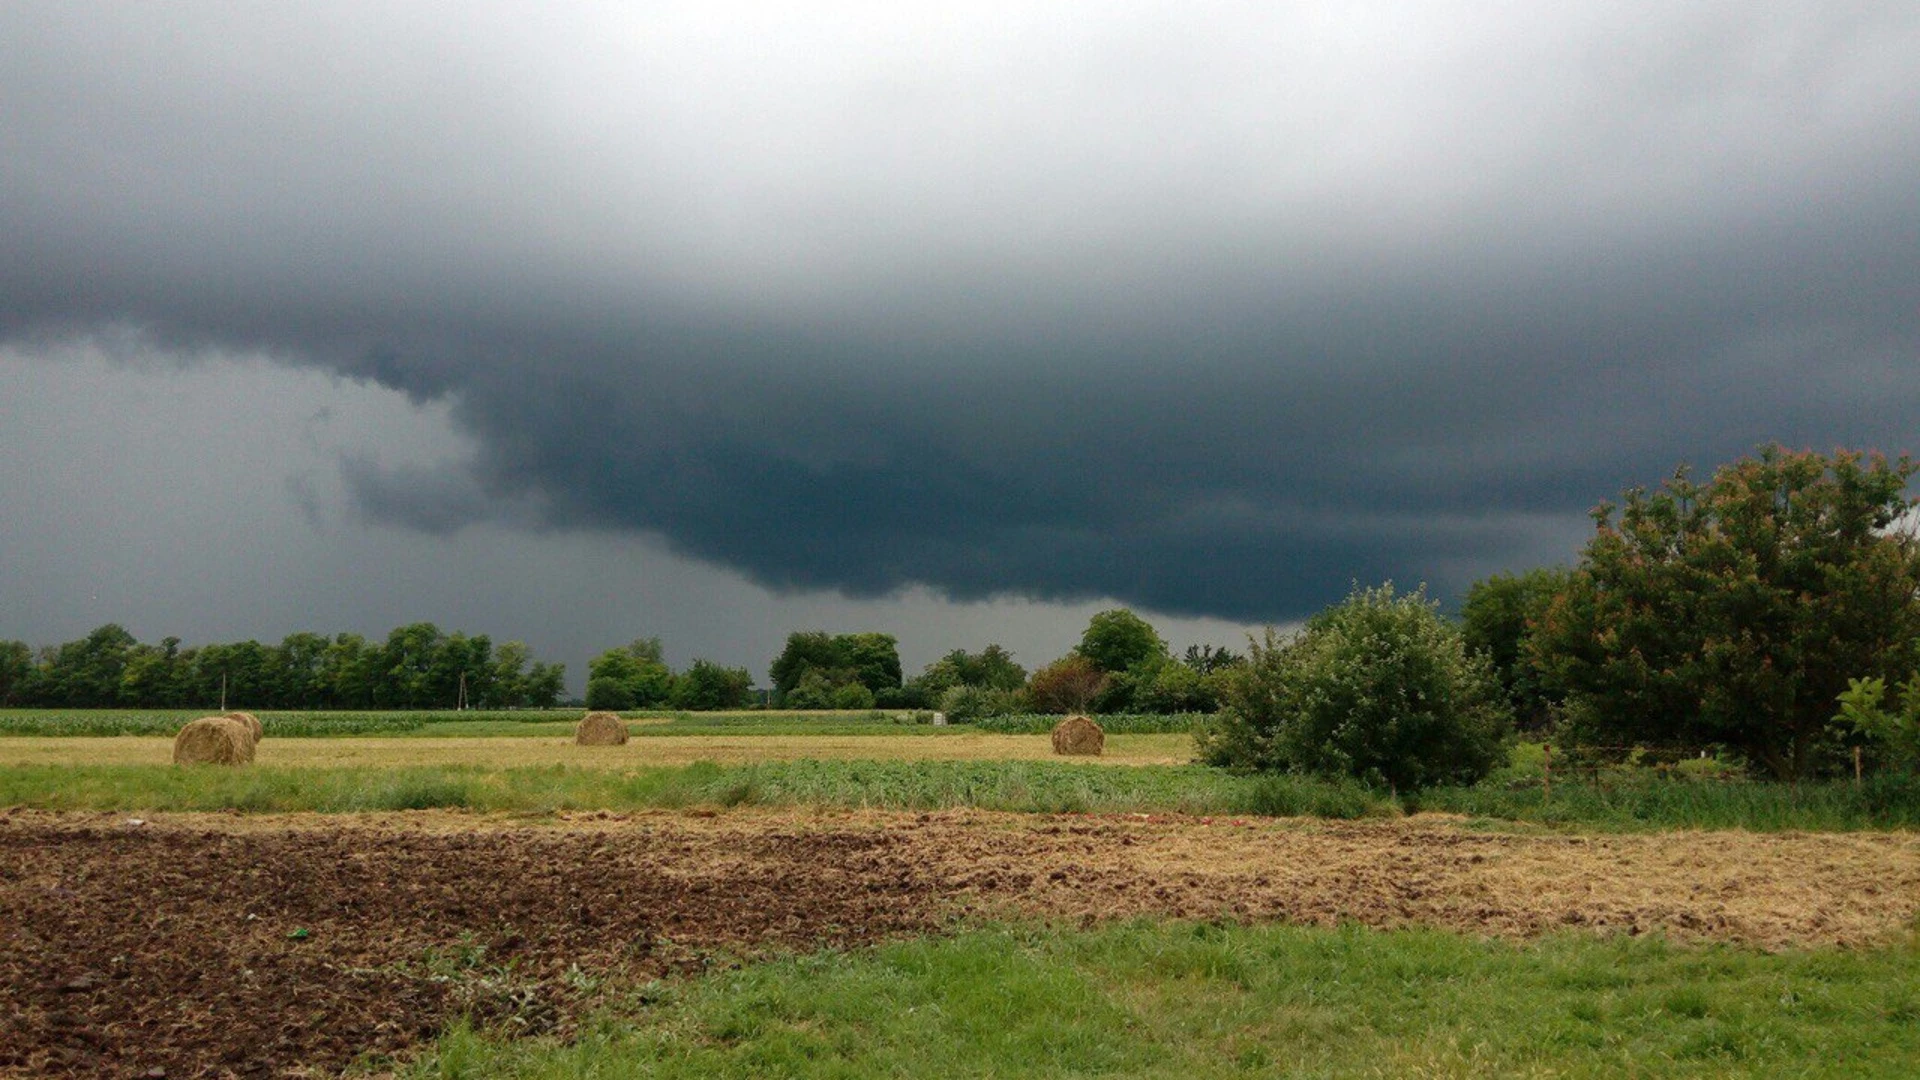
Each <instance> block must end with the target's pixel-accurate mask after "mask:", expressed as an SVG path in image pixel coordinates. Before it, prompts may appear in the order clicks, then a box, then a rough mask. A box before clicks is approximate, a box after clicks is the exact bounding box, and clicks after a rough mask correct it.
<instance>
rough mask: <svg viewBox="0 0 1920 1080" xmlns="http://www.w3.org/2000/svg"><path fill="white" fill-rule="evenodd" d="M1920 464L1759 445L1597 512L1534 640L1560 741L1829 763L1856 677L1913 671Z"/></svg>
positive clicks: (1777, 770) (1919, 577)
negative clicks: (1563, 717) (1564, 736)
mask: <svg viewBox="0 0 1920 1080" xmlns="http://www.w3.org/2000/svg"><path fill="white" fill-rule="evenodd" d="M1916 468H1917V466H1916V464H1915V463H1914V461H1913V460H1912V459H1910V458H1908V457H1904V456H1903V457H1901V458H1899V459H1898V460H1895V461H1889V460H1887V459H1886V458H1885V457H1884V456H1881V455H1878V454H1875V455H1871V456H1868V455H1863V454H1860V453H1851V452H1844V451H1843V452H1837V453H1835V454H1833V455H1831V456H1828V455H1823V454H1817V453H1807V452H1790V451H1787V450H1783V449H1781V448H1779V447H1767V448H1765V449H1763V450H1761V451H1760V453H1759V454H1758V455H1757V456H1755V457H1751V458H1745V459H1742V460H1740V461H1737V462H1734V463H1733V464H1730V465H1727V466H1724V467H1722V468H1721V469H1719V470H1718V471H1717V472H1715V473H1714V475H1713V478H1712V479H1711V480H1709V481H1708V482H1707V483H1705V484H1701V483H1696V482H1695V481H1694V480H1692V479H1691V477H1690V475H1689V473H1688V471H1687V470H1686V469H1684V468H1683V469H1681V470H1679V471H1678V472H1676V473H1675V474H1674V476H1673V478H1672V479H1670V480H1668V481H1667V482H1666V483H1665V484H1664V485H1663V486H1662V487H1661V488H1660V490H1658V491H1654V492H1648V491H1646V490H1644V489H1639V488H1636V489H1633V490H1631V491H1628V492H1627V493H1626V494H1625V496H1624V502H1623V504H1622V505H1621V506H1619V507H1617V508H1616V507H1615V506H1612V505H1609V504H1602V505H1601V506H1599V507H1598V508H1596V509H1595V511H1594V521H1595V524H1596V526H1597V527H1596V530H1595V532H1594V536H1593V538H1592V540H1591V541H1589V543H1588V544H1587V548H1586V551H1585V553H1584V554H1583V556H1582V558H1581V562H1580V565H1579V567H1578V568H1577V569H1576V570H1575V571H1574V573H1573V575H1572V576H1571V578H1570V579H1569V581H1568V582H1567V585H1566V588H1565V589H1564V590H1563V591H1562V592H1561V593H1560V594H1559V595H1558V596H1556V597H1555V598H1554V599H1553V601H1552V602H1551V603H1550V604H1549V605H1548V606H1547V608H1546V611H1545V613H1544V614H1543V615H1542V617H1541V618H1540V620H1539V622H1538V625H1537V626H1536V627H1535V629H1534V630H1533V632H1532V633H1531V634H1530V635H1529V640H1528V645H1527V647H1528V649H1529V651H1530V653H1531V656H1532V658H1533V661H1534V662H1535V663H1536V664H1537V665H1538V666H1539V668H1540V670H1541V671H1542V672H1544V673H1545V674H1546V676H1547V677H1548V680H1549V681H1550V682H1551V683H1552V684H1553V685H1554V686H1555V687H1557V688H1558V689H1560V690H1561V691H1563V692H1565V693H1566V694H1567V695H1568V699H1569V700H1568V726H1569V734H1570V736H1571V737H1572V738H1573V739H1575V740H1576V741H1581V742H1586V743H1589V744H1593V745H1634V744H1641V745H1660V746H1678V747H1706V746H1722V747H1726V748H1729V749H1732V750H1734V751H1736V752H1738V753H1739V754H1741V755H1743V756H1744V757H1745V758H1746V759H1747V761H1748V762H1749V763H1750V764H1752V765H1753V766H1754V767H1755V768H1756V769H1759V770H1762V771H1765V772H1767V773H1770V774H1771V775H1773V776H1774V777H1776V778H1779V779H1782V780H1790V779H1797V778H1799V777H1801V776H1805V775H1808V774H1810V773H1812V772H1815V771H1817V770H1818V769H1820V768H1821V767H1823V766H1824V765H1829V764H1833V763H1837V761H1838V757H1839V755H1838V753H1837V751H1838V749H1839V739H1840V734H1839V732H1838V731H1837V730H1836V728H1835V726H1834V725H1833V724H1832V722H1831V721H1832V718H1833V716H1834V712H1835V700H1836V699H1837V698H1838V696H1839V695H1840V694H1841V693H1842V692H1843V691H1845V690H1846V689H1847V685H1848V679H1849V678H1886V679H1887V680H1888V681H1890V682H1895V681H1898V680H1899V679H1900V678H1901V677H1903V676H1904V675H1906V674H1908V673H1910V672H1911V671H1913V670H1914V668H1915V665H1916V661H1920V546H1916V543H1915V540H1914V538H1913V536H1912V535H1910V533H1909V532H1907V531H1905V530H1903V529H1900V528H1898V527H1896V521H1897V519H1899V518H1900V516H1901V515H1902V514H1903V513H1904V512H1905V511H1907V510H1908V509H1909V508H1911V507H1912V506H1913V505H1914V500H1912V499H1909V498H1907V497H1906V495H1905V491H1906V486H1907V482H1908V480H1909V479H1911V478H1912V477H1913V475H1914V473H1915V471H1916Z"/></svg>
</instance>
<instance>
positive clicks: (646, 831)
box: [16, 809, 1920, 949]
mask: <svg viewBox="0 0 1920 1080" xmlns="http://www.w3.org/2000/svg"><path fill="white" fill-rule="evenodd" d="M16 813H17V815H18V817H17V819H16V820H18V821H20V822H31V823H40V824H48V823H53V824H58V825H68V826H71V827H74V828H99V827H101V826H102V825H113V826H119V824H120V820H121V819H123V818H124V815H118V816H116V815H96V814H43V813H37V812H32V811H19V812H16ZM151 817H152V818H153V823H154V825H155V826H157V827H160V828H179V829H186V830H189V831H194V832H200V831H202V830H209V829H211V830H218V831H223V832H226V831H231V832H261V831H267V832H276V831H286V830H300V831H305V830H323V831H332V830H337V829H342V828H349V827H350V828H352V829H356V830H367V831H369V832H371V833H381V832H388V831H396V832H406V833H421V832H425V833H434V834H442V833H464V834H472V833H494V832H501V831H504V832H512V833H520V832H528V831H543V832H550V831H564V832H572V831H584V832H591V833H600V834H606V835H609V836H623V835H632V836H634V837H635V838H636V842H640V840H641V839H642V838H644V842H646V843H651V844H671V845H673V846H674V847H675V848H676V849H677V850H678V851H680V855H678V856H677V857H676V858H677V859H678V862H677V865H678V866H680V868H681V870H682V872H683V873H685V874H686V875H687V876H688V877H689V878H700V877H704V876H708V875H713V876H714V877H716V878H717V879H720V880H724V879H725V878H726V877H727V876H728V875H734V874H748V875H751V874H756V873H762V872H764V871H765V869H766V868H764V867H762V866H759V865H757V864H756V861H755V860H756V856H754V855H753V854H752V853H753V852H755V851H768V850H781V849H782V848H783V847H784V846H785V844H786V842H787V841H789V840H793V841H797V840H800V839H804V838H807V837H818V836H822V835H825V836H837V837H845V838H847V840H848V842H850V843H851V844H852V847H853V849H855V850H858V851H861V852H868V853H869V854H870V857H871V858H874V859H878V860H880V861H881V863H882V864H884V865H883V866H882V869H886V868H898V872H900V873H907V874H909V875H911V876H912V877H913V879H914V880H915V881H916V882H917V883H918V886H917V887H923V888H927V889H931V890H933V891H934V892H936V893H937V894H939V895H941V896H944V897H948V898H949V899H950V900H951V902H952V903H954V904H955V905H957V906H958V908H960V909H962V910H968V911H973V912H976V913H980V914H987V915H1014V916H1038V917H1042V918H1064V919H1069V920H1074V921H1079V920H1083V919H1091V920H1096V921H1098V920H1106V919H1120V918H1130V917H1136V916H1151V917H1176V918H1189V919H1221V918H1225V919H1232V920H1236V921H1241V920H1244V921H1252V922H1268V921H1281V922H1290V923H1304V924H1314V925H1322V926H1335V925H1340V924H1344V923H1359V924H1364V925H1367V926H1373V927H1383V928H1384V927H1404V926H1433V927H1443V928H1447V929H1453V930H1459V931H1465V932H1468V933H1477V934H1489V935H1494V936H1498V937H1505V938H1528V937H1535V936H1539V935H1542V934H1551V933H1557V932H1562V931H1567V930H1576V931H1584V932H1590V933H1598V934H1602V935H1638V934H1646V933H1660V934H1665V935H1667V936H1668V937H1670V938H1673V939H1675V940H1679V941H1696V942H1697V941H1709V940H1712V941H1729V942H1739V943H1742V944H1746V945H1750V946H1758V947H1761V948H1767V949H1783V948H1797V947H1805V946H1816V945H1841V946H1854V947H1867V946H1874V945H1879V944H1882V943H1885V942H1887V941H1890V940H1896V939H1901V938H1902V937H1903V935H1907V934H1909V932H1910V928H1911V926H1912V923H1913V920H1914V918H1915V916H1916V914H1920V835H1915V834H1913V833H1871V834H1869V833H1851V834H1831V833H1775V834H1756V833H1743V832H1671V833H1662V834H1656V835H1647V836H1539V835H1514V834H1490V833H1484V832H1479V831H1475V830H1469V829H1466V828H1463V827H1461V826H1460V825H1459V824H1457V823H1455V822H1452V821H1449V820H1444V819H1436V818H1435V817H1432V816H1421V817H1415V818H1409V819H1403V820H1399V821H1380V822H1364V823H1337V824H1336V823H1326V822H1314V821H1306V820H1298V819H1296V820H1280V821H1275V820H1252V821H1244V822H1241V821H1234V820H1230V819H1222V818H1213V819H1207V818H1191V817H1181V816H1167V815H1155V816H1151V817H1150V816H1148V815H1144V814H1141V815H1110V816H1105V817H1088V816H1082V815H1071V816H1036V815H1031V814H1001V813H991V812H986V811H948V812H942V813H932V814H925V813H900V812H889V811H877V810H861V811H836V810H826V809H806V810H777V811H770V810H730V811H726V812H724V813H720V814H717V815H716V814H712V813H711V812H682V811H664V810H663V811H644V812H640V813H634V814H607V813H605V812H593V813H588V814H578V815H565V816H560V817H556V818H553V819H549V820H547V821H545V822H537V823H536V822H527V821H524V820H519V819H509V818H505V817H499V816H493V817H489V816H480V815H473V814H465V813H447V812H437V811H419V812H410V813H406V814H377V815H364V816H360V817H357V818H355V819H354V821H353V824H352V825H351V826H345V825H342V823H341V819H340V818H339V817H338V816H328V815H313V814H296V815H255V816H243V817H234V816H230V815H202V814H157V815H151ZM889 872H892V871H889Z"/></svg>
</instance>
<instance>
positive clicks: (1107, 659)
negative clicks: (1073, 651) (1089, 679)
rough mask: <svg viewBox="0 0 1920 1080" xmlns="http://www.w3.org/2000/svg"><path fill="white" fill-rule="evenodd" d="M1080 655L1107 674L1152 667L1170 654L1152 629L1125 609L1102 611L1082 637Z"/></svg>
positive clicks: (1093, 619)
mask: <svg viewBox="0 0 1920 1080" xmlns="http://www.w3.org/2000/svg"><path fill="white" fill-rule="evenodd" d="M1079 653H1080V655H1081V656H1084V657H1086V658H1087V659H1088V660H1089V661H1091V662H1092V663H1093V666H1094V667H1096V668H1099V669H1100V670H1101V671H1104V672H1107V673H1108V674H1115V673H1118V672H1122V671H1127V670H1130V669H1132V668H1135V667H1139V666H1141V665H1144V664H1149V663H1151V662H1153V661H1155V660H1158V659H1159V658H1161V657H1163V656H1166V655H1167V643H1166V642H1164V641H1162V640H1160V635H1159V634H1157V633H1155V632H1154V629H1153V626H1152V625H1151V624H1149V623H1148V622H1147V620H1145V619H1142V618H1141V617H1140V616H1138V615H1135V614H1134V613H1133V612H1131V611H1129V610H1127V609H1126V608H1114V609H1112V610H1110V611H1102V612H1100V613H1099V614H1097V615H1095V616H1094V617H1093V618H1092V619H1090V620H1088V622H1087V629H1086V631H1085V632H1084V633H1082V634H1081V635H1080V648H1079Z"/></svg>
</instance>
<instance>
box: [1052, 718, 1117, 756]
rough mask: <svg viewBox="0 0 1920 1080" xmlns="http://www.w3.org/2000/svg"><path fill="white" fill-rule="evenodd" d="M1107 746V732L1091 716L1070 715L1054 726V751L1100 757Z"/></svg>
mask: <svg viewBox="0 0 1920 1080" xmlns="http://www.w3.org/2000/svg"><path fill="white" fill-rule="evenodd" d="M1106 748H1107V733H1106V732H1105V731H1104V730H1102V729H1101V727H1100V725H1099V724H1096V723H1094V722H1093V718H1092V717H1089V716H1069V717H1067V718H1066V719H1065V720H1062V721H1060V722H1059V723H1058V724H1055V725H1054V726H1053V752H1054V753H1056V754H1083V755H1091V756H1093V757H1099V756H1100V754H1101V752H1102V751H1104V750H1105V749H1106Z"/></svg>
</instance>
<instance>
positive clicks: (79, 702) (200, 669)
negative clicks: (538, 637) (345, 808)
mask: <svg viewBox="0 0 1920 1080" xmlns="http://www.w3.org/2000/svg"><path fill="white" fill-rule="evenodd" d="M565 680H566V665H564V664H549V663H543V662H541V661H537V660H534V659H533V656H532V653H531V652H530V651H529V650H528V648H527V646H526V645H525V644H523V643H521V642H518V641H507V642H503V643H501V644H500V645H498V646H496V645H494V644H493V642H492V640H491V639H489V638H488V637H487V636H486V635H485V634H477V635H467V634H464V633H460V632H458V631H455V632H453V633H446V632H443V631H442V630H441V629H440V628H439V627H437V626H435V625H434V624H432V623H427V622H422V623H412V624H410V625H407V626H402V627H397V628H395V629H394V630H393V631H392V632H391V633H389V634H388V635H387V637H386V640H384V641H369V640H367V639H366V638H364V637H362V636H361V635H359V634H350V633H349V634H336V635H334V636H332V637H328V636H326V635H324V634H315V633H296V634H289V635H288V636H287V637H286V638H285V639H283V640H282V641H281V642H280V643H279V644H278V645H263V644H261V643H260V642H257V641H240V642H234V643H229V644H216V645H201V646H186V647H183V646H182V645H181V643H180V639H179V638H176V637H168V638H165V639H163V640H162V641H161V642H160V643H159V644H143V643H141V642H140V641H138V640H136V639H135V638H134V636H133V635H132V634H131V633H128V632H127V630H126V629H125V628H124V627H122V626H120V625H119V624H117V623H108V624H107V625H105V626H102V627H100V628H99V629H97V630H94V631H93V632H92V633H90V634H88V635H87V636H86V637H84V638H81V639H79V640H78V641H69V642H66V643H65V644H61V645H54V646H48V647H46V648H43V649H40V650H38V651H35V650H33V649H31V648H29V647H28V646H27V645H26V644H24V643H23V642H19V641H0V705H6V706H11V707H24V708H115V707H118V708H153V709H190V708H213V707H215V706H218V705H220V704H221V703H223V702H224V703H225V704H227V705H229V706H231V707H233V708H256V709H315V710H325V709H449V708H455V707H458V706H461V705H465V706H467V707H471V708H482V709H502V708H525V707H532V708H542V707H546V706H551V705H553V704H555V703H556V702H558V701H559V700H560V696H561V693H562V691H563V690H564V687H565Z"/></svg>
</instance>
